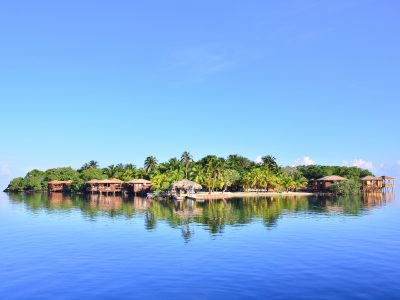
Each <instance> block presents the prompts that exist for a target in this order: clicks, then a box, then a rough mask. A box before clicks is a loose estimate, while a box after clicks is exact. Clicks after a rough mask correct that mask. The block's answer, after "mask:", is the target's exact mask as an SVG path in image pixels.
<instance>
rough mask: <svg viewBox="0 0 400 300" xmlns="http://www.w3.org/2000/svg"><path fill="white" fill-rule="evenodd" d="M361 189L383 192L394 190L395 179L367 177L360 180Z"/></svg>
mask: <svg viewBox="0 0 400 300" xmlns="http://www.w3.org/2000/svg"><path fill="white" fill-rule="evenodd" d="M360 181H361V189H362V190H363V191H365V192H368V191H382V190H385V189H393V188H394V181H395V178H393V177H389V176H379V177H374V176H365V177H363V178H361V179H360Z"/></svg>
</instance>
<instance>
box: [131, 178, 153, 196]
mask: <svg viewBox="0 0 400 300" xmlns="http://www.w3.org/2000/svg"><path fill="white" fill-rule="evenodd" d="M126 188H127V191H128V193H131V194H135V195H146V194H147V193H149V192H150V188H151V181H149V180H146V179H142V178H140V179H133V180H131V181H128V182H127V183H126Z"/></svg>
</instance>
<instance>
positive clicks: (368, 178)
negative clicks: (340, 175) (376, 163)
mask: <svg viewBox="0 0 400 300" xmlns="http://www.w3.org/2000/svg"><path fill="white" fill-rule="evenodd" d="M360 180H361V181H382V180H383V179H382V177H374V176H365V177H362V178H360Z"/></svg>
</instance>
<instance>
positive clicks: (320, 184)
mask: <svg viewBox="0 0 400 300" xmlns="http://www.w3.org/2000/svg"><path fill="white" fill-rule="evenodd" d="M345 180H347V179H346V178H344V177H341V176H337V175H331V176H325V177H322V178H320V179H317V180H311V181H310V183H309V189H311V190H312V191H313V192H321V193H326V192H330V187H331V186H332V185H334V184H335V183H339V182H342V181H345Z"/></svg>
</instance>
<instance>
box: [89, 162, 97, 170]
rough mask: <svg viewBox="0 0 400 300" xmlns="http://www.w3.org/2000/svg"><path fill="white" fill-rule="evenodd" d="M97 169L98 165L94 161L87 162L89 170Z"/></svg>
mask: <svg viewBox="0 0 400 300" xmlns="http://www.w3.org/2000/svg"><path fill="white" fill-rule="evenodd" d="M98 167H99V163H98V162H97V161H95V160H91V161H89V169H97V168H98Z"/></svg>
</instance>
